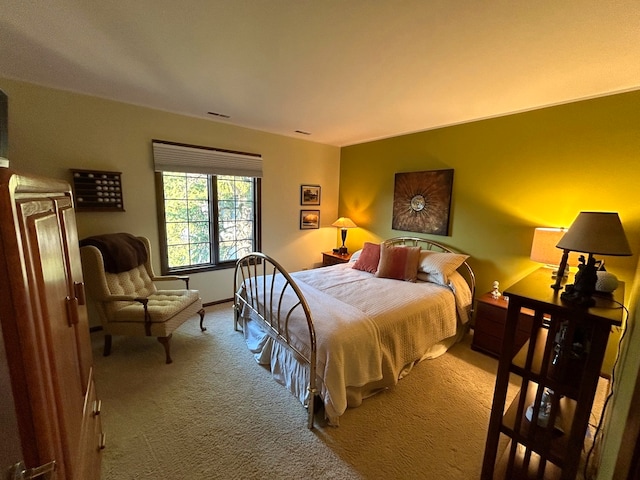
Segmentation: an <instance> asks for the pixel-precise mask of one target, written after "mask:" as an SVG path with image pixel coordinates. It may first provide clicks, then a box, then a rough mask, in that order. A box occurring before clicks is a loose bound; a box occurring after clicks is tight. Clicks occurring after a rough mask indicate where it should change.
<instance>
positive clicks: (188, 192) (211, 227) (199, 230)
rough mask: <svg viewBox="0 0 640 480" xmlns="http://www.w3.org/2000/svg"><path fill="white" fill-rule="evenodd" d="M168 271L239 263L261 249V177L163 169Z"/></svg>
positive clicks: (166, 268) (165, 261) (162, 205)
mask: <svg viewBox="0 0 640 480" xmlns="http://www.w3.org/2000/svg"><path fill="white" fill-rule="evenodd" d="M159 181H160V182H161V185H162V189H161V191H162V200H161V202H159V203H160V205H159V207H160V208H161V211H162V217H163V219H164V228H161V237H164V238H163V239H162V240H163V241H162V242H161V244H162V245H163V247H164V248H163V250H164V252H163V253H164V257H165V258H164V259H163V262H162V267H163V271H164V272H177V271H180V272H189V271H198V270H211V269H215V268H225V267H231V266H233V265H235V261H236V260H237V259H238V258H240V257H242V256H243V255H245V254H247V253H249V252H252V251H255V250H259V249H260V245H259V221H260V219H259V210H260V209H259V185H260V179H257V178H252V177H239V176H229V175H208V174H198V173H184V172H162V173H161V174H159Z"/></svg>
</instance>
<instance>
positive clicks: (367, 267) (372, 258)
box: [352, 242, 380, 273]
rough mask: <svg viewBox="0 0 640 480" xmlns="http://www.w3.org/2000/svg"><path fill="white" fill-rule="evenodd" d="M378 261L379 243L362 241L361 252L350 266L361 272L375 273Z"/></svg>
mask: <svg viewBox="0 0 640 480" xmlns="http://www.w3.org/2000/svg"><path fill="white" fill-rule="evenodd" d="M378 262H380V245H378V244H377V243H369V242H364V245H363V246H362V252H361V253H360V255H359V256H358V259H357V260H356V262H355V263H354V264H353V267H352V268H355V269H356V270H362V271H363V272H369V273H376V270H378Z"/></svg>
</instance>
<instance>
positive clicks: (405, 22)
mask: <svg viewBox="0 0 640 480" xmlns="http://www.w3.org/2000/svg"><path fill="white" fill-rule="evenodd" d="M0 76H4V77H7V78H12V79H18V80H23V81H27V82H32V83H37V84H40V85H45V86H51V87H55V88H61V89H65V90H70V91H74V92H79V93H84V94H88V95H93V96H97V97H103V98H109V99H114V100H119V101H122V102H127V103H132V104H136V105H142V106H147V107H152V108H156V109H161V110H166V111H170V112H176V113H181V114H186V115H190V116H196V117H202V118H211V119H212V121H222V122H226V123H230V124H234V125H239V126H245V127H249V128H253V129H258V130H263V131H267V132H273V133H278V134H282V135H287V136H297V137H300V138H304V139H307V140H312V141H316V142H320V143H326V144H331V145H338V146H345V145H351V144H355V143H361V142H365V141H369V140H374V139H379V138H386V137H391V136H396V135H401V134H404V133H409V132H416V131H422V130H428V129H432V128H436V127H440V126H444V125H452V124H456V123H461V122H467V121H471V120H477V119H481V118H488V117H493V116H497V115H504V114H508V113H514V112H519V111H524V110H529V109H533V108H538V107H541V106H548V105H554V104H558V103H564V102H568V101H572V100H576V99H583V98H590V97H594V96H600V95H606V94H610V93H614V92H622V91H628V90H634V89H639V88H640V1H639V0H535V1H531V0H182V1H176V0H102V1H97V0H96V1H94V0H47V1H41V0H0ZM210 111H213V112H218V113H222V114H225V115H229V116H230V118H229V119H221V118H219V117H218V118H216V117H212V116H211V115H207V112H210ZM296 130H301V131H304V132H309V133H310V135H304V134H300V133H296V132H295V131H296Z"/></svg>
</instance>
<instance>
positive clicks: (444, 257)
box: [418, 250, 469, 286]
mask: <svg viewBox="0 0 640 480" xmlns="http://www.w3.org/2000/svg"><path fill="white" fill-rule="evenodd" d="M467 258H469V255H463V254H461V253H445V252H431V251H429V250H423V251H422V252H421V253H420V263H419V265H418V271H419V272H421V273H428V274H429V275H428V279H429V280H428V281H430V282H433V283H439V284H440V285H445V286H447V285H449V276H450V275H451V274H452V273H453V272H455V271H456V270H457V269H458V267H459V266H460V265H462V264H463V263H464V261H465V260H466V259H467Z"/></svg>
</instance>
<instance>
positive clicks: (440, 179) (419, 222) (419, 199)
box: [391, 169, 453, 235]
mask: <svg viewBox="0 0 640 480" xmlns="http://www.w3.org/2000/svg"><path fill="white" fill-rule="evenodd" d="M452 190H453V169H448V170H430V171H426V172H407V173H396V176H395V186H394V190H393V220H392V225H391V228H393V229H394V230H403V231H406V232H418V233H431V234H433V235H448V234H449V213H450V210H451V192H452Z"/></svg>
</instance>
